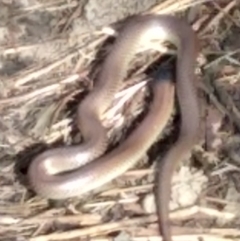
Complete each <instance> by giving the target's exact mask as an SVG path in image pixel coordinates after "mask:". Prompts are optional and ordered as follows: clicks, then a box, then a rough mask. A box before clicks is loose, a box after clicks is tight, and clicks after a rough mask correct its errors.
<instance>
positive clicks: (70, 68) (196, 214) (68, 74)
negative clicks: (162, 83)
mask: <svg viewBox="0 0 240 241" xmlns="http://www.w3.org/2000/svg"><path fill="white" fill-rule="evenodd" d="M147 12H151V13H157V14H161V13H174V14H176V15H179V16H181V17H184V18H186V19H187V20H188V21H189V22H191V24H192V26H193V28H194V30H195V31H196V32H197V36H198V38H199V42H200V54H199V57H198V64H197V69H196V73H197V77H198V80H197V84H198V94H199V100H200V104H201V105H200V106H201V123H202V126H201V128H202V129H201V138H200V142H199V144H198V145H197V146H195V147H194V149H193V151H192V156H191V158H189V160H186V161H184V162H183V163H181V164H180V166H179V168H178V169H177V170H176V172H175V173H174V176H173V179H172V200H171V203H170V208H171V210H172V212H171V214H170V216H171V220H172V226H171V227H172V232H173V235H174V240H183V239H184V240H199V238H203V239H204V240H219V241H220V240H239V237H240V228H239V227H240V215H239V213H240V184H239V183H238V181H240V175H239V172H240V135H239V134H238V133H239V131H240V77H239V72H238V70H239V69H240V61H239V60H240V53H239V52H240V51H239V50H240V41H239V39H240V24H239V23H240V4H239V1H238V0H215V1H214V0H195V1H191V0H179V1H176V0H165V1H163V0H151V1H150V0H145V1H138V0H131V1H124V0H118V1H109V0H103V1H101V3H100V5H99V1H96V0H84V1H77V0H58V1H55V0H49V1H45V0H42V1H35V0H21V1H15V0H2V1H0V111H1V115H0V133H1V134H0V240H4V241H10V240H11V241H13V240H14V241H15V240H16V241H20V240H21V241H24V240H30V241H60V240H71V241H73V240H83V239H84V240H85V239H86V240H87V239H90V240H96V241H97V240H98V241H99V240H101V241H103V240H106V241H107V240H134V241H135V240H136V241H143V240H161V237H159V235H158V229H157V216H156V214H155V203H154V198H153V186H154V173H155V170H156V169H155V164H156V162H157V161H161V159H162V158H163V155H164V154H163V153H164V152H165V150H166V149H168V148H170V147H171V146H172V144H173V140H174V138H176V137H177V136H176V133H175V130H177V128H178V127H179V119H178V118H177V115H174V116H173V120H172V121H170V122H169V125H168V126H167V128H166V130H165V131H164V134H163V135H161V136H160V137H159V140H158V141H156V143H154V144H153V146H152V147H151V148H150V150H149V151H148V153H146V155H145V156H144V157H142V159H141V160H139V163H138V164H137V166H135V167H133V168H132V169H131V170H129V171H128V172H126V173H125V174H124V175H122V176H121V177H119V178H116V179H115V180H113V181H112V182H111V183H109V184H107V185H105V186H104V187H102V188H101V189H100V190H98V191H97V193H89V194H86V195H84V196H83V197H76V198H73V199H70V200H64V201H50V200H47V199H44V198H42V197H40V196H38V195H36V194H35V193H34V192H33V190H31V187H30V185H29V183H28V179H27V176H26V173H27V167H28V166H29V163H30V161H31V160H32V159H33V158H34V157H35V156H36V155H37V154H39V153H41V152H42V151H44V150H45V149H48V148H53V147H56V146H63V145H71V144H77V143H80V142H81V135H80V134H81V130H80V131H79V130H78V129H77V127H76V123H75V120H76V108H77V105H78V104H79V103H80V102H81V100H82V99H83V98H84V96H86V95H87V93H88V91H91V88H92V86H93V83H94V80H95V79H96V76H97V75H98V73H99V70H100V69H101V64H102V63H103V61H104V57H105V56H106V54H107V53H108V52H109V51H110V50H111V46H112V44H113V42H114V36H112V35H114V30H116V31H117V29H118V26H120V25H121V24H120V23H119V24H120V25H118V24H114V23H117V22H118V21H120V20H123V19H125V18H126V17H128V16H130V15H133V14H138V13H147ZM100 50H101V51H100ZM160 56H161V53H159V52H158V51H156V50H154V51H153V50H152V51H147V52H144V53H143V52H142V53H139V54H138V55H136V58H135V59H134V60H133V63H132V66H131V67H130V69H129V70H130V72H129V76H128V78H127V80H126V81H125V82H124V83H123V86H122V87H121V89H120V90H119V92H118V94H117V95H116V97H115V99H114V101H113V103H112V106H111V107H110V108H109V110H108V111H107V113H106V115H105V119H104V120H103V123H104V125H105V126H106V128H107V129H108V135H109V143H110V147H109V149H110V148H114V147H115V146H118V145H121V143H122V142H124V139H125V138H126V136H127V135H128V134H129V132H131V130H132V129H134V127H135V126H136V124H140V119H141V118H144V114H145V111H146V110H147V106H148V105H149V103H148V98H146V97H149V95H148V94H149V89H148V85H147V83H148V82H149V76H148V73H149V72H151V71H153V69H154V68H155V67H156V66H157V65H156V61H157V60H158V59H159V57H160ZM161 59H163V58H161ZM167 60H168V59H166V60H165V62H167ZM149 66H154V67H153V68H151V69H149ZM146 99H147V100H146ZM175 117H176V118H175ZM138 118H140V119H138Z"/></svg>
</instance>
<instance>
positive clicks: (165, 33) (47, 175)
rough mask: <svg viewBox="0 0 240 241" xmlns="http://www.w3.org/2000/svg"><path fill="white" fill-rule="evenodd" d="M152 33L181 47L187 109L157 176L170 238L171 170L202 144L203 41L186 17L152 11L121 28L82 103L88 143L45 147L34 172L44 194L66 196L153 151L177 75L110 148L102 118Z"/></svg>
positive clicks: (181, 97) (180, 84) (180, 87)
mask: <svg viewBox="0 0 240 241" xmlns="http://www.w3.org/2000/svg"><path fill="white" fill-rule="evenodd" d="M151 37H154V38H155V39H163V40H168V41H170V42H172V43H173V44H174V45H176V47H177V56H178V61H177V70H176V71H177V75H176V78H177V80H176V93H177V97H178V101H179V105H180V110H181V118H182V119H181V120H182V121H181V131H180V136H179V139H178V140H177V142H176V143H175V145H174V146H173V148H172V149H171V150H170V151H169V152H168V154H167V155H166V157H165V158H164V160H163V162H162V163H163V164H162V166H161V168H160V170H159V175H158V180H157V182H158V185H157V187H158V189H157V196H158V205H157V207H158V208H157V209H158V211H157V212H158V215H159V226H160V231H161V234H162V235H163V238H164V239H165V240H166V241H169V240H171V234H170V230H169V223H168V205H169V199H170V190H171V185H170V184H171V176H172V173H173V171H174V169H175V167H176V165H177V164H178V163H179V161H181V160H183V159H184V158H185V157H186V155H188V154H189V153H190V151H191V149H192V147H193V145H195V144H196V142H197V135H198V130H199V110H198V101H197V95H196V88H195V84H194V81H195V80H194V77H195V76H194V68H195V62H196V57H197V53H198V44H197V39H196V36H195V34H194V31H193V30H192V29H191V27H190V26H189V25H188V24H187V23H186V22H184V21H183V20H180V19H178V18H176V17H173V16H168V15H159V16H157V15H151V14H150V15H143V16H136V17H134V18H132V19H131V20H130V21H129V22H128V24H127V25H126V26H125V27H124V28H123V30H122V31H120V33H119V35H118V37H117V39H116V41H115V43H114V45H113V47H112V50H111V52H110V53H109V55H108V56H107V58H106V60H105V62H104V63H103V66H102V69H101V71H100V75H99V77H98V79H97V81H96V83H95V85H94V88H93V90H92V91H91V92H90V93H89V94H88V95H87V97H86V98H84V100H83V101H82V102H81V103H80V104H79V106H78V111H77V123H78V127H79V129H80V130H81V134H82V136H83V139H84V141H83V143H82V144H81V145H77V146H68V147H61V148H56V149H52V150H47V151H45V152H43V153H42V154H40V155H39V156H37V157H36V158H35V159H34V160H33V162H32V163H31V165H30V167H29V171H28V175H29V180H30V183H31V185H32V187H33V189H34V190H35V191H36V193H38V194H39V195H41V196H43V197H46V198H49V199H65V198H69V197H74V196H79V195H81V194H84V193H86V192H88V191H91V190H94V189H96V188H98V187H100V186H102V185H104V184H105V183H107V182H110V181H111V180H113V179H114V178H116V177H117V176H120V175H121V174H123V173H124V172H126V171H127V170H128V169H130V168H132V167H133V166H134V165H135V164H136V163H137V162H138V160H139V159H140V158H141V157H142V156H143V155H144V154H145V153H146V152H147V150H148V149H149V147H150V146H151V145H152V144H153V143H154V141H155V140H156V138H157V137H158V136H159V134H160V133H161V132H162V130H163V128H164V127H165V126H166V124H167V121H168V119H169V117H170V115H171V113H172V110H173V105H174V93H175V87H174V85H173V83H172V82H171V81H167V80H166V81H164V80H163V81H157V80H156V81H154V83H153V88H152V89H153V96H154V98H153V102H152V104H151V106H150V110H149V112H148V115H147V116H146V118H145V119H144V120H143V122H142V123H141V124H140V125H139V126H138V127H137V128H136V130H134V131H133V133H132V134H131V135H130V136H128V137H127V139H126V140H125V141H124V142H123V143H122V144H120V145H119V146H118V147H117V148H115V149H114V150H112V151H111V152H109V153H106V154H104V152H105V150H106V148H107V144H108V142H107V133H106V130H105V128H104V127H103V126H102V124H101V118H102V116H103V114H104V112H105V111H106V110H107V108H108V107H109V106H110V104H111V102H112V100H113V97H114V94H115V93H116V92H117V90H118V88H119V86H120V84H121V81H122V80H123V79H124V78H125V77H126V75H127V69H128V65H129V62H130V61H131V59H132V58H133V56H134V54H135V53H136V50H137V48H138V47H139V45H140V44H141V43H143V42H144V41H145V40H146V38H151ZM103 154H104V155H103ZM66 171H67V172H66ZM62 172H64V173H62Z"/></svg>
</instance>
